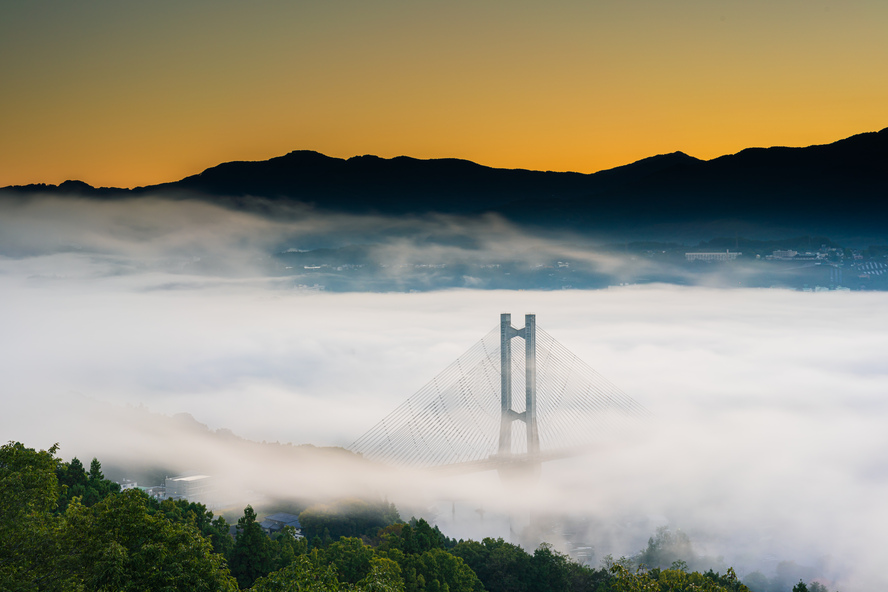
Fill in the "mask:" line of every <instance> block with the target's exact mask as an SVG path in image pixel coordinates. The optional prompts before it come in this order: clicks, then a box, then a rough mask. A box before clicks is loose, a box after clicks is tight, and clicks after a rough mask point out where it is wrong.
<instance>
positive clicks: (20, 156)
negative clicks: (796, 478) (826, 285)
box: [0, 0, 888, 187]
mask: <svg viewBox="0 0 888 592" xmlns="http://www.w3.org/2000/svg"><path fill="white" fill-rule="evenodd" d="M886 35H888V2H885V1H884V0H845V1H843V0H831V1H828V0H742V1H741V0H672V1H669V2H663V1H662V0H656V1H655V0H623V1H616V0H599V1H595V2H590V1H588V0H586V1H560V2H548V3H545V4H544V3H535V2H534V3H532V2H524V1H515V0H512V1H509V2H499V1H486V2H477V1H473V2H463V1H457V0H450V1H448V2H432V1H413V2H401V1H396V0H377V1H376V2H356V1H345V0H334V1H328V2H283V1H280V2H278V1H250V2H248V1H222V0H215V1H213V2H208V1H207V2H180V1H166V0H163V1H161V0H156V1H152V2H134V1H125V2H121V1H119V0H116V1H113V2H111V1H84V2H49V1H42V0H37V1H31V2H24V1H22V2H17V1H11V0H3V1H2V3H0V81H2V92H0V186H4V185H8V184H24V183H33V182H47V183H59V182H61V181H63V180H65V179H70V178H76V179H81V180H84V181H86V182H88V183H90V184H93V185H97V186H98V185H116V186H127V187H129V186H136V185H146V184H153V183H158V182H163V181H171V180H176V179H179V178H181V177H184V176H186V175H189V174H193V173H196V172H199V171H200V170H203V169H204V168H206V167H209V166H213V165H215V164H218V163H220V162H224V161H229V160H260V159H266V158H270V157H273V156H278V155H281V154H285V153H287V152H289V151H291V150H296V149H312V150H318V151H320V152H323V153H325V154H328V155H331V156H338V157H350V156H354V155H357V154H377V155H379V156H384V157H392V156H397V155H401V154H407V155H411V156H415V157H418V158H436V157H459V158H467V159H471V160H474V161H476V162H479V163H482V164H486V165H490V166H497V167H508V168H517V167H521V168H533V169H548V170H576V171H582V172H593V171H596V170H600V169H604V168H610V167H613V166H617V165H621V164H626V163H628V162H632V161H634V160H637V159H639V158H643V157H646V156H650V155H653V154H658V153H665V152H671V151H675V150H682V151H684V152H687V153H689V154H691V155H694V156H697V157H699V158H712V157H715V156H718V155H721V154H725V153H731V152H736V151H738V150H740V149H742V148H744V147H748V146H770V145H788V146H803V145H810V144H816V143H827V142H831V141H834V140H837V139H840V138H842V137H847V136H849V135H852V134H855V133H860V132H865V131H875V130H879V129H881V128H883V127H885V126H886V125H888V113H886V105H888V76H885V75H884V67H885V64H888V43H886V41H885V40H886Z"/></svg>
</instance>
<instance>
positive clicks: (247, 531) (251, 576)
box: [230, 506, 275, 588]
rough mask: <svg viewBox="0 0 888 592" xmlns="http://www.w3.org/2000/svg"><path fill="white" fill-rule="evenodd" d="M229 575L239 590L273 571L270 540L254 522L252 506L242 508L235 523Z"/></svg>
mask: <svg viewBox="0 0 888 592" xmlns="http://www.w3.org/2000/svg"><path fill="white" fill-rule="evenodd" d="M230 565H231V573H232V575H234V577H235V578H237V583H238V585H240V587H241V588H249V587H250V586H252V585H253V582H254V581H256V579H257V578H259V577H261V576H266V575H268V574H269V573H271V572H272V571H274V568H275V565H274V549H273V548H272V542H271V539H269V538H268V536H266V534H265V531H263V530H262V526H260V525H259V523H258V522H257V521H256V512H255V511H254V510H253V507H252V506H247V507H246V508H244V515H243V517H241V518H238V521H237V538H236V540H235V542H234V549H232V552H231V559H230Z"/></svg>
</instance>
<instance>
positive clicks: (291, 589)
mask: <svg viewBox="0 0 888 592" xmlns="http://www.w3.org/2000/svg"><path fill="white" fill-rule="evenodd" d="M250 590H251V591H252V592H340V591H342V592H345V591H347V590H348V587H347V586H346V585H344V584H341V583H340V582H339V580H337V579H336V570H335V568H334V567H333V566H332V565H322V566H318V565H314V564H313V563H312V562H311V561H309V559H308V557H305V556H303V557H298V558H297V559H296V561H294V562H293V563H291V564H290V565H288V566H287V567H285V568H283V569H279V570H277V571H275V572H272V573H270V574H268V575H266V576H263V577H260V578H257V579H256V582H255V583H254V584H253V587H252V588H250Z"/></svg>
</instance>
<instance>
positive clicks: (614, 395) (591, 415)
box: [349, 314, 648, 476]
mask: <svg viewBox="0 0 888 592" xmlns="http://www.w3.org/2000/svg"><path fill="white" fill-rule="evenodd" d="M524 322H525V324H524V328H523V329H516V328H515V327H513V326H512V322H511V315H509V314H503V315H501V318H500V324H499V326H497V327H494V328H493V329H492V330H491V331H490V332H489V333H488V334H487V335H485V336H484V337H483V338H482V339H481V340H480V341H479V342H478V343H476V344H475V345H474V346H472V347H471V348H470V349H469V350H468V351H467V352H466V353H464V354H463V355H461V356H460V357H459V358H457V359H456V361H454V362H453V363H452V364H450V366H448V367H447V368H446V369H445V370H444V371H443V372H441V373H440V374H438V376H436V377H435V378H434V379H432V381H431V382H429V383H428V384H426V385H425V386H424V387H423V388H422V389H420V390H419V391H418V392H417V393H416V394H414V395H413V396H412V397H410V398H409V399H407V400H406V401H404V403H402V404H401V405H400V406H398V407H397V408H396V409H395V410H394V411H392V412H391V413H389V414H388V415H387V416H386V417H385V418H383V419H382V421H380V422H379V423H378V424H376V426H374V427H373V428H372V429H371V430H370V431H368V432H367V433H366V434H364V435H363V436H361V437H360V438H358V439H357V440H356V441H355V442H354V443H353V444H352V445H351V446H350V447H349V448H350V449H351V450H352V451H354V452H357V453H360V454H362V455H363V456H364V457H365V458H367V459H369V460H373V461H378V462H382V463H386V464H390V465H394V466H399V467H411V468H434V469H438V470H451V471H475V470H490V469H497V470H498V471H499V472H500V475H501V476H509V475H512V474H520V473H524V474H526V473H528V472H530V473H531V474H534V473H538V472H539V467H540V464H541V463H542V462H543V461H546V460H551V459H555V458H562V457H566V456H571V455H573V454H575V453H577V452H578V451H582V450H583V449H585V448H587V447H588V446H590V445H591V444H592V443H594V442H595V441H597V440H598V439H600V437H601V435H602V434H604V433H606V432H608V431H610V430H613V429H618V428H619V427H620V426H625V425H627V424H628V423H629V422H632V421H635V420H636V419H638V418H641V417H643V416H646V415H648V411H647V410H646V409H645V408H644V407H642V406H641V405H640V404H638V403H637V402H635V401H634V400H633V399H632V398H631V397H629V396H628V395H627V394H625V393H623V392H622V391H621V390H620V389H619V388H617V387H616V386H614V385H613V384H611V383H610V382H608V381H607V380H606V379H604V378H603V377H602V376H601V375H600V374H598V372H596V371H595V370H593V369H592V368H591V367H590V366H589V365H587V364H586V363H584V362H583V361H582V360H580V359H579V358H578V357H577V356H575V355H574V354H572V353H571V352H570V351H568V350H567V348H565V347H564V346H563V345H561V344H560V343H558V342H557V341H556V340H555V339H554V338H553V337H552V336H551V335H549V334H548V333H546V332H545V331H543V330H542V329H541V328H539V327H537V326H536V316H535V315H532V314H529V315H525V321H524ZM515 339H521V340H523V345H524V347H523V348H520V346H519V348H517V350H518V351H515V352H513V350H514V349H516V348H514V344H513V342H514V340H515ZM522 349H523V352H522V351H521V350H522ZM513 353H514V354H515V355H513Z"/></svg>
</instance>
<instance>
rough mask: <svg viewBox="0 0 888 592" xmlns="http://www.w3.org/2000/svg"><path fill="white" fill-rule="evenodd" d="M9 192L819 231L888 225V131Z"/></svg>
mask: <svg viewBox="0 0 888 592" xmlns="http://www.w3.org/2000/svg"><path fill="white" fill-rule="evenodd" d="M6 189H7V190H8V191H7V192H6V193H7V194H9V193H12V192H15V193H20V194H21V193H36V192H41V193H59V194H63V195H82V196H85V197H92V198H103V199H114V198H119V197H125V196H131V197H138V196H142V195H147V194H152V195H158V194H160V195H167V196H169V197H173V198H177V199H181V198H197V199H204V200H209V201H212V202H215V203H219V204H222V205H225V206H227V207H232V208H236V209H241V210H248V211H256V212H259V213H265V214H270V215H280V214H281V210H280V208H279V206H280V205H281V204H288V203H294V202H299V203H308V204H312V205H313V206H314V207H316V208H318V209H321V210H330V211H340V212H350V213H370V212H377V213H384V214H425V213H430V212H440V213H452V214H476V213H482V212H498V213H501V214H503V215H505V216H506V217H508V218H510V219H512V220H514V221H516V222H521V223H525V224H533V225H538V226H544V227H554V228H571V229H575V230H602V229H623V230H631V229H632V228H638V227H650V226H652V225H660V226H662V225H676V224H678V225H681V224H684V225H688V224H705V223H708V222H713V221H719V220H734V221H740V222H744V223H748V224H772V225H786V226H792V227H794V228H799V229H809V230H810V231H812V232H813V231H816V232H827V233H828V232H830V231H832V232H839V233H844V234H847V233H848V232H869V233H872V232H879V233H884V232H885V231H886V229H888V225H886V217H885V216H886V214H888V128H886V129H883V130H882V131H880V132H871V133H864V134H859V135H855V136H852V137H850V138H847V139H844V140H840V141H838V142H835V143H832V144H827V145H819V146H809V147H806V148H785V147H773V148H749V149H746V150H743V151H741V152H739V153H737V154H733V155H727V156H722V157H719V158H716V159H713V160H709V161H702V160H698V159H696V158H693V157H691V156H688V155H686V154H683V153H681V152H674V153H672V154H664V155H659V156H653V157H650V158H646V159H643V160H640V161H638V162H635V163H632V164H629V165H626V166H622V167H617V168H614V169H610V170H606V171H600V172H598V173H594V174H579V173H570V172H543V171H529V170H509V169H494V168H489V167H485V166H481V165H478V164H475V163H473V162H469V161H465V160H458V159H436V160H418V159H414V158H409V157H405V156H401V157H397V158H392V159H383V158H379V157H376V156H357V157H354V158H349V159H340V158H331V157H328V156H324V155H322V154H319V153H317V152H311V151H296V152H291V153H289V154H287V155H285V156H281V157H277V158H272V159H270V160H266V161H259V162H229V163H224V164H220V165H218V166H215V167H212V168H209V169H207V170H205V171H203V172H202V173H200V174H197V175H193V176H190V177H186V178H184V179H182V180H180V181H176V182H173V183H164V184H161V185H154V186H148V187H139V188H136V189H132V190H126V189H115V188H93V187H90V186H89V185H87V184H85V183H82V182H80V181H66V182H65V183H62V184H61V185H59V186H54V185H42V184H40V185H28V186H17V187H8V188H6Z"/></svg>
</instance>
